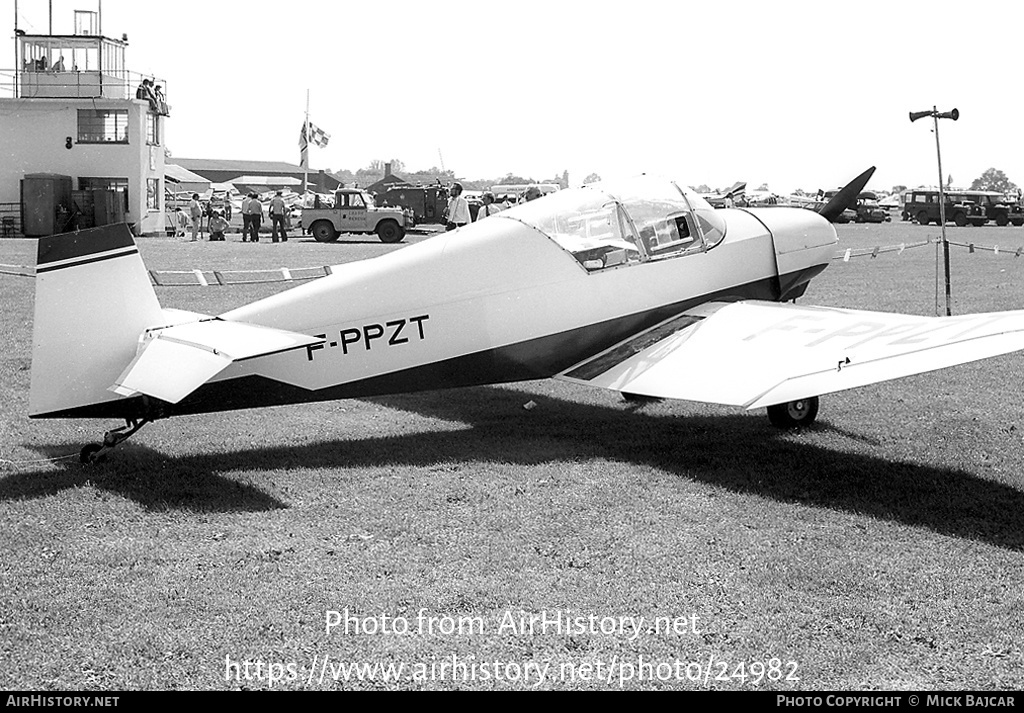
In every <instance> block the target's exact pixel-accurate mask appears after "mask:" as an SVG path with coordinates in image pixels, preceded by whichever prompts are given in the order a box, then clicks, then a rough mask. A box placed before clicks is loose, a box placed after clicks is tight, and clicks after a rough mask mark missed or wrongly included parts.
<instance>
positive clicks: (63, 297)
mask: <svg viewBox="0 0 1024 713" xmlns="http://www.w3.org/2000/svg"><path fill="white" fill-rule="evenodd" d="M162 320H163V312H162V310H161V309H160V304H159V303H158V302H157V298H156V293H155V292H154V290H153V287H152V285H151V284H150V281H149V274H148V273H147V272H146V267H145V265H143V263H142V258H141V257H140V256H139V249H138V247H136V245H135V240H134V239H133V238H132V234H131V231H130V230H129V229H128V226H127V225H125V224H118V225H105V226H102V227H99V228H91V229H88V230H82V231H79V232H76V233H66V234H64V235H52V236H49V237H44V238H40V239H39V247H38V259H37V262H36V303H35V325H34V331H33V338H32V391H31V395H30V398H29V401H30V408H29V413H30V416H32V417H45V416H58V415H63V414H65V413H67V412H68V411H71V410H73V409H76V408H79V407H82V406H89V405H94V404H99V403H103V402H107V401H114V400H118V399H120V398H122V397H121V396H119V395H117V394H115V393H112V392H111V391H109V390H108V387H110V385H111V384H113V383H114V382H115V380H116V379H117V377H118V375H119V374H120V373H121V371H122V370H123V369H124V368H125V365H127V364H129V363H130V362H131V361H132V359H133V358H134V357H135V355H136V351H137V349H138V345H139V337H140V335H141V334H142V333H143V332H144V331H145V330H146V329H147V328H149V327H153V326H158V325H160V324H162Z"/></svg>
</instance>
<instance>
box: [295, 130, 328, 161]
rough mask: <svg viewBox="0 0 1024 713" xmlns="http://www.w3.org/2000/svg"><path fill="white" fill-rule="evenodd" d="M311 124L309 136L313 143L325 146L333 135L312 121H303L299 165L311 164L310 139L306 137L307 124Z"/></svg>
mask: <svg viewBox="0 0 1024 713" xmlns="http://www.w3.org/2000/svg"><path fill="white" fill-rule="evenodd" d="M307 125H308V126H309V138H311V139H312V140H313V143H314V144H316V145H317V146H319V147H320V148H323V147H324V146H326V145H327V142H328V141H330V140H331V135H330V134H328V133H327V132H326V131H324V130H323V129H321V128H320V127H319V126H317V125H316V124H314V123H313V122H311V121H308V120H307V121H304V122H302V129H301V130H300V131H299V165H300V166H302V167H303V168H307V167H308V166H309V141H308V140H307V139H306V126H307Z"/></svg>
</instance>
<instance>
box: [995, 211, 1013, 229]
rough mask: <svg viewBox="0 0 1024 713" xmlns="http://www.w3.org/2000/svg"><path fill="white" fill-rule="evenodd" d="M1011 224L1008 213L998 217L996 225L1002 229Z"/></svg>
mask: <svg viewBox="0 0 1024 713" xmlns="http://www.w3.org/2000/svg"><path fill="white" fill-rule="evenodd" d="M1009 222H1010V218H1009V216H1007V215H1006V213H1000V214H999V215H997V216H996V225H998V226H999V227H1000V228H1002V227H1004V226H1006V225H1008V224H1009Z"/></svg>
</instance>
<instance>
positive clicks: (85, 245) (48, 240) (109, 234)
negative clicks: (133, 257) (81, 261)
mask: <svg viewBox="0 0 1024 713" xmlns="http://www.w3.org/2000/svg"><path fill="white" fill-rule="evenodd" d="M134 245H135V240H134V239H133V238H132V231H131V230H129V229H128V225H127V224H125V223H117V224H115V225H101V226H100V227H98V228H87V229H86V230H79V231H78V232H76V233H62V234H60V235H48V236H46V237H44V238H39V247H38V249H37V259H36V272H44V270H43V269H41V268H43V266H44V265H48V264H51V263H55V262H61V261H62V260H73V259H75V258H86V257H89V256H91V255H96V254H97V253H105V252H109V251H111V250H117V249H118V248H127V247H132V246H134Z"/></svg>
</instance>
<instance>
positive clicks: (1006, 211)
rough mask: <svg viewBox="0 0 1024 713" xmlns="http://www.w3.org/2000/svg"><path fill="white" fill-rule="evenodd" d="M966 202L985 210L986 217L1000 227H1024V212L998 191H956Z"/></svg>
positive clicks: (1017, 204)
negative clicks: (1011, 225)
mask: <svg viewBox="0 0 1024 713" xmlns="http://www.w3.org/2000/svg"><path fill="white" fill-rule="evenodd" d="M955 193H956V194H957V195H960V196H962V197H963V198H964V200H968V201H971V202H973V203H976V204H977V205H979V206H981V207H982V208H984V209H985V216H986V217H987V218H988V219H989V220H991V221H992V222H993V223H995V224H996V225H999V226H1004V225H1010V224H1011V223H1012V224H1013V225H1016V226H1021V225H1024V211H1022V209H1021V206H1020V204H1019V203H1018V202H1016V201H1009V200H1007V199H1006V196H1004V195H1003V194H1002V193H997V192H996V191H970V190H968V191H956V192H955Z"/></svg>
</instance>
